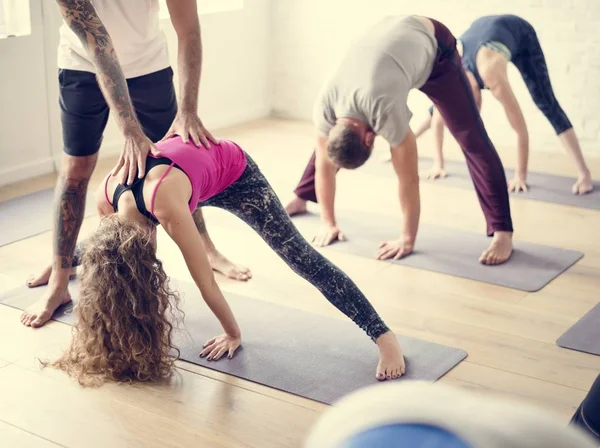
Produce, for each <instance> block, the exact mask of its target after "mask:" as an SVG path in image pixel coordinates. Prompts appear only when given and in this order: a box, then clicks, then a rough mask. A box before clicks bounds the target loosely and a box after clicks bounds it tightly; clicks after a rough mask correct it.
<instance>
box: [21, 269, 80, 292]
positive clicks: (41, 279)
mask: <svg viewBox="0 0 600 448" xmlns="http://www.w3.org/2000/svg"><path fill="white" fill-rule="evenodd" d="M50 274H52V265H48V266H47V267H46V268H44V270H43V271H42V273H41V274H40V275H38V276H37V277H36V276H35V275H32V276H31V277H29V278H28V279H27V287H29V288H35V287H37V286H43V285H47V284H48V281H49V280H50ZM76 274H77V268H72V269H71V272H70V273H69V280H70V279H72V278H75V276H76Z"/></svg>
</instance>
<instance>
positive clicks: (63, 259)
mask: <svg viewBox="0 0 600 448" xmlns="http://www.w3.org/2000/svg"><path fill="white" fill-rule="evenodd" d="M88 182H89V180H87V179H85V180H72V179H66V178H62V179H61V182H60V190H59V194H58V216H57V217H56V234H55V237H54V243H55V248H54V250H55V255H56V256H58V257H60V267H61V268H63V269H67V268H70V267H72V266H73V255H74V252H75V244H76V243H77V236H78V234H79V229H80V228H81V223H82V222H83V215H84V211H85V196H86V192H87V186H88Z"/></svg>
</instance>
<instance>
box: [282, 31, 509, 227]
mask: <svg viewBox="0 0 600 448" xmlns="http://www.w3.org/2000/svg"><path fill="white" fill-rule="evenodd" d="M430 20H431V21H432V22H433V24H434V26H435V37H436V39H437V42H438V51H437V57H436V61H435V64H434V66H433V70H432V72H431V76H430V77H429V79H428V80H427V82H426V83H425V85H424V86H423V87H421V89H420V90H421V91H422V92H423V93H425V94H426V95H427V96H428V97H429V99H431V101H433V103H434V104H435V106H436V107H437V109H438V111H439V112H440V114H441V115H442V117H443V118H444V121H445V123H446V126H447V127H448V129H449V130H450V132H451V133H452V135H453V136H454V138H455V139H456V141H457V142H458V144H459V145H460V147H461V148H462V150H463V153H464V154H465V158H466V161H467V166H468V168H469V173H470V174H471V179H472V180H473V184H474V186H475V191H476V192H477V197H478V198H479V203H480V204H481V208H482V210H483V214H484V215H485V220H486V223H487V234H488V236H491V235H493V234H494V232H496V231H511V232H512V230H513V226H512V219H511V216H510V204H509V200H508V189H507V184H506V176H505V174H504V167H503V166H502V162H501V161H500V157H499V156H498V153H497V152H496V149H495V148H494V145H493V144H492V142H491V140H490V138H489V136H488V134H487V132H486V130H485V126H484V125H483V121H482V120H481V116H480V115H479V111H478V110H477V106H476V104H475V99H474V97H473V92H472V91H471V87H470V85H469V82H468V80H467V78H466V74H465V72H464V69H463V67H462V63H461V59H460V56H459V54H458V52H457V51H456V39H455V38H454V36H453V35H452V33H451V32H450V30H448V28H446V27H445V26H444V25H443V24H441V23H439V22H437V21H435V20H433V19H430ZM294 192H295V194H296V196H298V197H300V198H302V199H304V200H306V201H312V202H317V195H316V191H315V153H313V155H312V156H311V158H310V161H309V163H308V166H307V167H306V169H305V171H304V174H303V175H302V179H301V180H300V183H299V184H298V186H297V187H296V190H295V191H294Z"/></svg>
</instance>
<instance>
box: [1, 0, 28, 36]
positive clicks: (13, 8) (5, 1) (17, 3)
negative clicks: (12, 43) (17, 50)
mask: <svg viewBox="0 0 600 448" xmlns="http://www.w3.org/2000/svg"><path fill="white" fill-rule="evenodd" d="M29 34H31V16H30V13H29V0H0V39H1V38H6V37H14V36H27V35H29Z"/></svg>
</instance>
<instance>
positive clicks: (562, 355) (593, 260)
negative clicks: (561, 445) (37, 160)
mask: <svg viewBox="0 0 600 448" xmlns="http://www.w3.org/2000/svg"><path fill="white" fill-rule="evenodd" d="M218 136H219V137H226V138H230V139H233V140H235V141H237V142H238V143H240V144H241V145H242V146H243V147H244V148H246V149H247V150H248V152H250V153H251V154H252V156H253V157H254V159H255V160H256V161H257V162H258V164H259V165H260V166H261V168H262V170H263V172H264V173H265V174H266V175H267V177H268V178H269V180H270V181H271V183H272V184H273V186H274V187H275V189H276V190H277V192H278V194H279V195H280V197H281V199H282V201H286V200H287V199H289V197H290V194H291V193H290V192H291V190H292V189H293V187H294V184H295V183H296V182H297V180H298V179H299V177H300V175H301V173H302V170H303V168H304V164H305V163H306V161H307V160H308V157H309V155H310V152H311V148H312V141H313V139H312V130H311V128H310V126H309V125H308V124H306V123H299V122H290V121H283V120H261V121H257V122H253V123H249V124H247V125H244V126H240V127H236V128H232V129H226V130H223V131H222V132H220V133H218ZM421 147H422V151H421V153H422V154H426V153H427V152H428V150H429V149H430V141H429V139H428V138H427V137H425V138H423V140H422V142H421ZM380 150H381V151H382V147H381V146H379V145H378V147H377V151H378V152H379V151H380ZM449 153H450V154H449V155H451V156H452V157H453V158H456V157H460V154H459V153H458V150H457V149H456V147H452V148H451V150H450V151H449ZM501 156H502V158H503V160H504V161H505V164H506V165H507V166H514V159H515V157H514V154H513V153H512V152H511V151H501ZM112 163H114V160H103V161H101V162H100V163H99V164H98V168H97V169H96V174H95V176H94V180H93V182H92V185H91V187H95V185H96V184H97V182H99V180H100V178H101V177H102V176H103V175H104V174H105V173H106V172H107V171H108V169H109V168H110V167H111V166H112ZM530 166H531V169H532V170H536V171H546V172H551V173H556V174H564V175H572V169H571V164H570V163H569V161H568V160H567V158H566V156H563V155H562V154H553V155H548V154H544V153H541V154H540V153H534V154H533V155H532V160H531V163H530ZM591 168H592V170H593V172H594V173H595V174H596V177H598V176H600V161H598V160H595V161H591ZM54 181H55V178H54V176H46V177H44V178H40V179H37V180H36V181H34V182H28V183H22V184H19V185H14V186H11V187H7V188H3V189H0V200H6V199H8V198H11V197H16V196H19V195H22V194H25V193H28V192H30V191H32V190H36V189H41V188H48V187H51V186H53V185H54ZM339 185H340V187H339V194H338V199H337V205H338V207H340V208H346V209H355V210H367V211H373V212H377V213H382V214H386V215H388V216H390V218H391V219H397V216H398V211H397V210H398V206H397V198H396V195H395V191H396V189H395V183H394V181H393V179H391V178H390V179H379V178H373V177H369V176H367V175H365V174H361V173H360V172H359V171H358V172H344V173H342V174H341V175H340V176H339ZM421 197H422V204H423V206H422V222H430V223H441V224H443V225H445V226H448V227H454V228H457V229H458V228H460V229H463V230H471V231H475V232H481V231H483V230H484V221H483V217H482V214H481V211H480V209H479V206H478V203H477V201H476V197H475V194H474V192H472V191H466V190H458V189H453V188H450V187H444V186H443V185H431V184H424V185H422V187H421ZM374 198H377V200H374ZM511 205H512V212H513V219H514V224H515V228H516V233H515V239H516V240H522V241H530V242H534V243H540V244H546V245H553V246H558V247H563V248H569V249H575V250H580V251H582V252H584V253H585V257H584V258H583V259H582V260H581V261H579V262H578V263H577V264H576V265H575V266H574V267H572V268H571V269H569V270H568V271H567V272H566V273H565V274H563V275H561V276H560V277H559V278H558V279H556V280H555V281H553V282H552V283H551V284H550V285H548V286H547V287H545V288H544V289H542V290H541V291H539V292H537V293H533V294H528V293H526V292H522V291H516V290H511V289H507V288H502V287H498V286H493V285H488V284H484V283H478V282H474V281H470V280H465V279H461V278H457V277H451V276H445V275H441V274H437V273H432V272H428V271H421V270H418V269H413V268H408V267H402V266H395V265H394V266H392V265H389V264H387V263H383V262H377V261H375V260H365V259H362V258H358V257H354V256H352V255H346V254H340V253H335V252H330V251H325V252H324V253H325V254H326V255H327V256H328V257H329V258H330V259H331V260H332V261H334V262H335V263H336V264H338V265H339V266H340V267H341V268H342V269H344V270H345V271H346V272H347V273H348V274H349V275H350V276H351V277H352V278H353V279H354V280H355V281H356V283H357V284H358V285H359V287H360V288H361V289H362V290H363V291H364V292H365V293H366V294H367V296H368V297H369V299H370V300H371V301H372V302H373V303H374V305H375V307H376V308H377V309H378V310H379V312H380V314H382V316H383V317H384V319H385V320H386V322H387V323H388V325H390V326H391V327H392V328H393V329H394V330H395V331H397V332H398V333H402V334H405V335H407V336H413V337H418V338H421V339H426V340H429V341H433V342H438V343H442V344H447V345H451V346H455V347H461V348H463V349H465V350H467V351H468V353H469V357H468V358H467V360H466V361H464V362H462V363H461V364H460V365H458V366H457V367H456V368H455V369H454V370H452V371H451V372H450V373H449V374H448V375H446V376H445V377H444V378H442V379H441V381H442V382H445V383H447V384H452V385H456V386H459V387H463V388H467V389H471V390H475V391H478V392H480V393H483V394H487V395H499V396H503V397H509V398H511V399H515V400H522V401H525V402H531V403H534V404H537V405H539V406H540V407H542V408H544V409H546V410H551V411H553V412H555V413H556V414H557V416H558V418H559V419H560V420H561V421H562V422H563V423H566V422H567V421H568V419H569V417H570V415H571V414H572V412H573V410H574V409H575V408H576V406H577V405H578V404H579V402H580V401H581V400H582V398H583V397H584V396H585V393H586V391H587V389H588V388H589V386H590V385H591V383H592V381H593V379H594V378H595V377H596V375H597V374H598V371H600V357H598V356H591V355H586V354H583V353H577V352H574V351H569V350H564V349H561V348H559V347H557V346H556V345H555V343H554V341H555V340H556V339H557V338H558V337H559V336H560V335H561V334H562V333H563V332H564V331H565V330H566V329H567V328H568V327H569V326H571V325H572V324H573V323H574V322H575V321H577V320H578V319H579V318H580V317H581V316H582V315H583V314H585V313H586V312H587V311H588V310H589V309H590V308H592V307H593V306H594V305H595V304H596V303H597V302H598V301H599V300H600V293H599V291H600V238H598V233H597V232H598V229H599V228H600V212H598V211H592V210H584V209H578V208H571V207H566V206H561V205H555V204H548V203H542V202H535V201H524V200H520V199H518V198H513V199H511ZM205 215H206V218H207V223H208V229H209V233H210V234H211V236H212V238H213V240H214V242H215V243H216V245H217V246H218V247H219V248H220V249H221V250H222V252H224V253H225V254H226V255H227V256H229V257H230V258H232V259H234V260H235V261H237V262H239V263H241V264H245V265H247V266H249V267H250V268H251V269H252V271H253V273H254V279H253V280H252V281H251V282H249V283H247V284H241V283H237V282H234V281H229V280H227V279H224V278H222V277H219V278H218V280H219V283H220V285H221V286H222V288H223V289H224V290H226V291H231V292H238V293H243V294H245V295H248V296H252V297H255V298H258V299H262V300H267V301H271V302H276V303H281V304H284V305H286V306H289V307H295V308H298V309H304V310H310V311H312V312H317V313H321V314H323V315H328V316H331V317H335V318H340V316H339V313H338V312H337V310H335V309H334V308H333V307H331V306H330V305H329V304H328V303H327V302H326V301H325V300H324V299H323V298H322V297H321V296H320V295H319V293H318V292H317V291H316V290H315V289H313V288H312V287H311V286H310V285H309V284H307V283H306V282H304V281H303V280H302V279H300V278H298V277H296V276H295V275H294V274H293V273H292V272H291V271H290V270H289V269H288V268H287V267H286V266H285V265H284V264H283V263H282V262H281V261H280V260H279V259H278V258H277V257H276V256H275V255H274V254H272V253H271V252H270V250H269V249H268V247H267V246H266V245H265V244H264V243H263V242H262V240H260V238H259V237H257V236H256V235H255V234H253V233H252V231H251V230H250V229H248V228H246V227H245V226H244V225H243V224H242V223H241V222H240V221H238V220H237V219H235V218H232V217H230V216H228V215H227V214H226V213H224V212H221V211H219V210H212V209H209V210H207V211H206V212H205ZM0 218H1V217H0ZM96 224H97V219H96V218H90V219H87V220H86V221H85V222H84V226H83V228H82V235H85V234H86V233H88V232H91V231H93V229H94V227H95V225H96ZM15 225H18V223H15ZM161 232H162V230H161ZM159 246H160V247H159V256H160V257H161V258H162V259H163V260H164V263H165V269H166V270H167V273H168V274H169V275H171V276H172V277H174V278H178V279H183V280H189V281H191V277H190V276H189V274H188V273H187V270H186V268H185V263H184V261H183V259H182V257H181V255H180V254H179V253H178V252H177V249H176V247H175V245H174V244H173V243H172V242H171V241H169V239H168V237H167V236H166V235H165V234H164V233H161V234H160V235H159ZM50 254H51V235H50V233H46V234H42V235H38V236H35V237H33V238H30V239H27V240H24V241H20V242H17V243H15V244H12V245H8V246H4V247H1V248H0V288H1V289H2V290H7V289H10V288H13V287H16V286H18V285H20V284H23V282H25V280H26V278H27V277H28V275H29V274H30V273H33V272H36V271H37V269H39V268H40V267H42V266H43V265H44V264H45V262H46V261H47V260H49V259H50V258H49V257H50ZM19 315H20V312H19V311H16V310H14V309H11V308H8V307H3V306H0V445H2V446H6V447H9V446H20V447H23V448H24V447H30V446H31V447H38V446H40V447H51V446H68V447H82V446H86V447H107V446H110V447H113V448H117V447H138V446H139V447H187V446H195V447H196V446H202V447H260V448H268V447H299V446H301V444H302V441H303V438H304V437H305V436H306V434H307V431H308V430H309V428H310V427H311V425H313V423H314V422H315V421H316V419H317V418H318V417H319V415H320V413H321V412H322V411H323V410H325V409H326V406H324V405H321V404H318V403H314V402H312V401H309V400H305V399H302V398H299V397H296V396H293V395H289V394H285V393H282V392H278V391H275V390H272V389H270V388H267V387H263V386H259V385H256V384H253V383H250V382H247V381H243V380H239V379H236V378H233V377H229V376H227V375H224V374H220V373H217V372H214V371H211V370H207V369H203V368H199V367H197V366H194V365H190V364H187V363H184V362H181V363H179V364H178V369H177V375H176V376H175V377H174V378H173V379H172V381H171V382H170V383H169V384H162V385H140V386H123V385H114V384H108V385H105V386H104V387H102V388H100V389H95V390H88V389H82V388H80V387H79V386H78V385H77V384H76V383H74V382H73V381H72V380H70V379H69V378H68V377H66V376H65V375H64V374H62V373H61V372H57V371H54V370H51V369H44V370H41V369H40V368H39V363H38V361H37V358H42V359H44V358H46V359H47V358H52V357H53V356H56V355H57V354H58V353H60V350H61V349H62V348H64V347H65V346H66V345H67V343H68V341H69V338H70V327H68V326H65V325H62V324H60V323H56V322H52V323H50V324H49V325H46V326H45V327H43V328H41V329H37V330H33V329H29V328H25V327H23V326H21V324H20V323H19ZM242 331H243V329H242Z"/></svg>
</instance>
